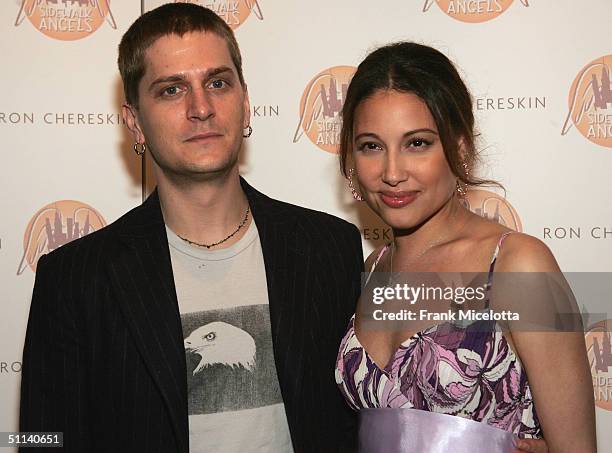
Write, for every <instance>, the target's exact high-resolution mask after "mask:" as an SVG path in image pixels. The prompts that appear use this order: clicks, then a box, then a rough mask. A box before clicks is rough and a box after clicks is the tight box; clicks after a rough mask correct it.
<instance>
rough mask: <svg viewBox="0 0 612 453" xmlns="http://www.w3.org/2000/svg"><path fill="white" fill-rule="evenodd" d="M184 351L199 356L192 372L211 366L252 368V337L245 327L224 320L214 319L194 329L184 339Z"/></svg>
mask: <svg viewBox="0 0 612 453" xmlns="http://www.w3.org/2000/svg"><path fill="white" fill-rule="evenodd" d="M184 344H185V351H187V352H193V353H195V354H198V355H199V356H200V357H202V360H200V363H199V364H198V366H197V367H196V368H195V370H193V375H194V376H195V375H196V374H197V373H199V372H201V371H202V370H203V369H204V368H205V367H208V366H211V365H226V366H229V367H232V368H240V367H243V368H244V369H246V370H248V371H251V372H252V371H253V369H254V368H255V353H256V349H257V348H256V346H255V340H253V337H252V336H251V335H249V334H248V333H247V332H245V331H244V330H242V329H240V328H238V327H236V326H233V325H231V324H228V323H226V322H220V321H215V322H211V323H208V324H205V325H203V326H201V327H198V328H197V329H195V330H194V331H193V332H191V334H189V336H188V337H187V338H185V341H184Z"/></svg>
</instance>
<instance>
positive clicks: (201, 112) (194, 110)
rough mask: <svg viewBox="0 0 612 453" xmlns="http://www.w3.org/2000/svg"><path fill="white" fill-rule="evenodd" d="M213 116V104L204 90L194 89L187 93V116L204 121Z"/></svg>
mask: <svg viewBox="0 0 612 453" xmlns="http://www.w3.org/2000/svg"><path fill="white" fill-rule="evenodd" d="M212 116H214V108H213V104H212V102H211V101H210V97H209V95H208V94H207V93H206V92H205V91H204V90H194V91H192V92H191V93H190V94H189V100H188V105H187V117H188V118H189V119H190V120H196V121H205V120H207V119H209V118H211V117H212Z"/></svg>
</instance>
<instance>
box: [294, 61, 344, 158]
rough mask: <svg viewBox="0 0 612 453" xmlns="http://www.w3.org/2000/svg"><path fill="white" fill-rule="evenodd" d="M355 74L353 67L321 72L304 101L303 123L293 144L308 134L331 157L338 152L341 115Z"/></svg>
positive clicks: (309, 85)
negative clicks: (330, 154)
mask: <svg viewBox="0 0 612 453" xmlns="http://www.w3.org/2000/svg"><path fill="white" fill-rule="evenodd" d="M354 73H355V67H353V66H334V67H331V68H328V69H325V70H323V71H321V72H320V73H319V74H317V75H316V76H315V77H314V78H313V79H312V80H311V81H310V82H309V83H308V85H307V86H306V89H305V90H304V93H303V94H302V99H301V101H300V119H299V122H298V125H297V128H296V130H295V133H294V134H293V143H297V142H298V141H299V140H300V139H301V138H302V136H303V135H304V134H306V136H307V137H308V138H309V139H310V141H311V142H312V143H314V144H315V145H317V146H318V147H319V148H320V149H322V150H324V151H327V152H330V153H336V152H337V151H338V145H339V144H340V129H341V128H342V119H341V115H340V114H341V112H342V106H343V104H344V99H345V98H346V91H347V89H348V85H349V82H350V79H351V77H353V74H354Z"/></svg>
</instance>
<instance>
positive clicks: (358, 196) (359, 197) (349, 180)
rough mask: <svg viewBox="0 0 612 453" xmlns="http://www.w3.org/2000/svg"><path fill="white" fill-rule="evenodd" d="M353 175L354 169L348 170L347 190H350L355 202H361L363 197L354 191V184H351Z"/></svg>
mask: <svg viewBox="0 0 612 453" xmlns="http://www.w3.org/2000/svg"><path fill="white" fill-rule="evenodd" d="M354 175H355V169H354V168H351V169H349V172H348V186H349V189H350V190H351V195H353V198H354V199H355V200H357V201H363V197H362V196H361V194H360V193H359V192H357V190H356V189H355V184H354V183H353V176H354Z"/></svg>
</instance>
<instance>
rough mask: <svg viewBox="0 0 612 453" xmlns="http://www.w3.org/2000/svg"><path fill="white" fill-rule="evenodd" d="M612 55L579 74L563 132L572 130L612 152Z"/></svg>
mask: <svg viewBox="0 0 612 453" xmlns="http://www.w3.org/2000/svg"><path fill="white" fill-rule="evenodd" d="M611 78H612V55H605V56H603V57H600V58H597V59H595V60H593V61H591V62H590V63H589V64H587V65H586V66H585V67H584V68H582V69H581V70H580V72H579V73H578V75H577V76H576V78H575V79H574V82H573V83H572V86H571V88H570V92H569V97H568V113H567V117H566V118H565V123H564V124H563V129H561V135H566V134H567V133H568V132H569V131H570V130H571V129H572V126H575V127H576V129H578V131H579V132H580V133H581V134H582V135H583V136H584V137H585V138H586V139H588V140H590V141H591V142H593V143H595V144H597V145H600V146H605V147H607V148H612V84H611Z"/></svg>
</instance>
